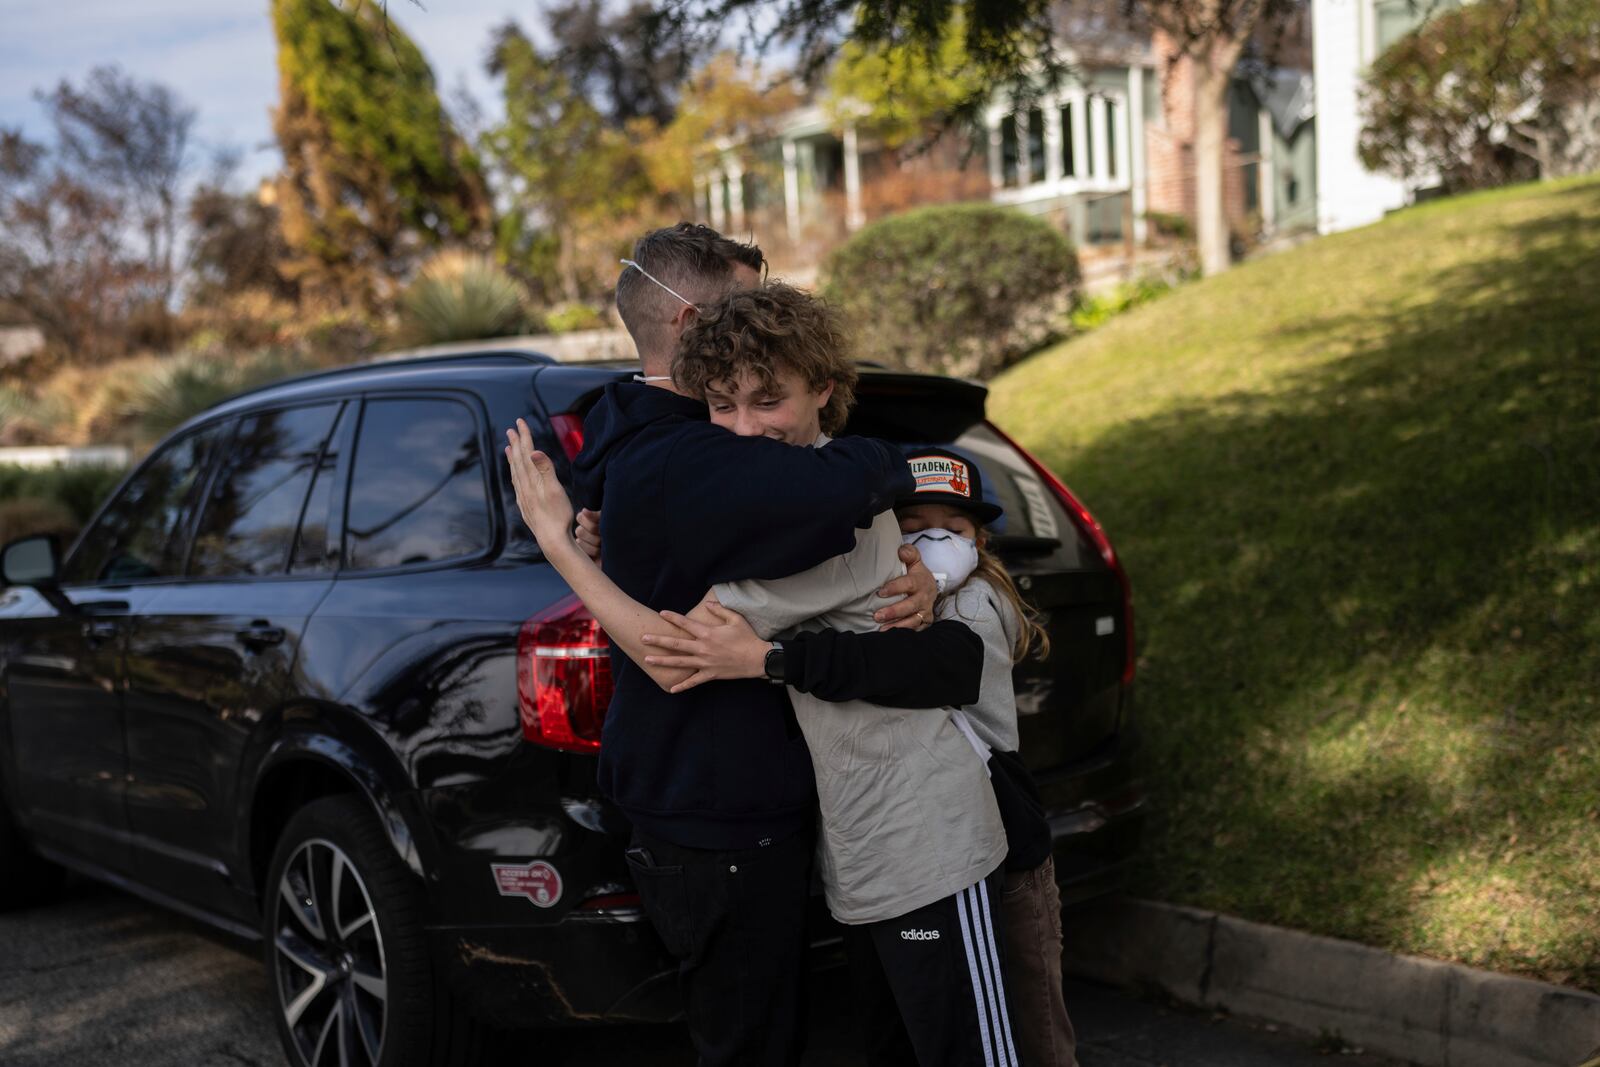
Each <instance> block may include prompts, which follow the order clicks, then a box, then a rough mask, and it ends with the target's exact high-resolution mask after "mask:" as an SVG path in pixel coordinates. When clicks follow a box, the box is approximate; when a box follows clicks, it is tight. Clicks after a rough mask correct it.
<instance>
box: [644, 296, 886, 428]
mask: <svg viewBox="0 0 1600 1067" xmlns="http://www.w3.org/2000/svg"><path fill="white" fill-rule="evenodd" d="M784 370H791V371H794V372H795V373H796V374H798V375H800V378H801V379H802V380H803V381H804V382H805V383H806V385H808V386H809V387H810V388H811V389H813V390H817V391H820V390H822V389H825V388H826V387H827V386H828V383H829V382H832V383H833V395H832V396H831V397H829V398H828V403H827V404H826V405H825V406H824V407H823V408H822V411H821V413H820V419H821V424H822V430H823V432H824V433H829V434H834V433H838V432H839V431H840V430H842V429H844V423H845V418H846V416H848V415H849V413H850V408H851V407H852V406H853V405H854V404H855V402H856V379H857V378H858V377H859V375H858V374H857V372H856V368H855V365H854V364H853V363H851V361H850V341H849V337H848V335H847V333H846V331H845V328H844V322H843V320H842V319H841V318H840V317H839V313H838V312H837V311H835V310H834V309H833V308H832V307H830V306H829V305H828V304H827V303H826V302H825V301H823V300H821V299H819V298H818V297H815V296H812V295H811V294H809V293H804V292H801V291H800V290H799V289H796V288H794V287H793V286H790V285H784V284H783V283H782V282H771V283H768V284H767V285H764V286H761V287H760V288H758V289H742V290H738V291H735V292H731V293H728V294H726V295H725V296H723V297H721V298H720V299H718V300H714V301H712V302H711V303H709V304H703V305H701V307H700V314H699V317H698V318H697V319H696V321H695V322H694V324H693V325H691V326H690V327H689V328H688V329H686V330H684V331H683V336H682V338H680V339H679V342H678V358H677V361H676V362H674V363H673V365H672V380H673V382H675V383H676V384H677V386H678V388H679V389H682V390H683V391H684V392H685V393H687V394H689V395H690V396H695V397H701V398H704V397H705V395H706V390H707V388H708V387H711V386H715V385H718V384H721V383H731V382H733V381H735V380H736V379H737V378H738V377H739V374H740V372H741V371H749V372H750V373H751V374H753V375H755V378H756V380H757V381H759V382H760V383H761V384H762V386H763V387H765V388H769V389H770V388H774V387H775V386H776V385H777V376H778V374H779V373H780V372H782V371H784Z"/></svg>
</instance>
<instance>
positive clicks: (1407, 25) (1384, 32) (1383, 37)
mask: <svg viewBox="0 0 1600 1067" xmlns="http://www.w3.org/2000/svg"><path fill="white" fill-rule="evenodd" d="M1457 3H1458V0H1373V4H1372V22H1373V26H1372V31H1373V49H1374V51H1373V56H1374V57H1376V56H1379V55H1382V54H1383V53H1384V52H1385V51H1386V50H1387V49H1388V47H1389V46H1390V45H1392V44H1394V43H1395V42H1396V41H1398V40H1399V39H1400V38H1402V37H1404V36H1405V35H1406V34H1408V33H1410V32H1411V31H1412V30H1414V29H1416V28H1417V27H1418V26H1420V25H1422V24H1423V23H1424V22H1426V21H1428V19H1429V17H1431V16H1432V15H1434V14H1437V13H1438V12H1440V11H1444V10H1447V9H1449V8H1453V7H1456V6H1457Z"/></svg>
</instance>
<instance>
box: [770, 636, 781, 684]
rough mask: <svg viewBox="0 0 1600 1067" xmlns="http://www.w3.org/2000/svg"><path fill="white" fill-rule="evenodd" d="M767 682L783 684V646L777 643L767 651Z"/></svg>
mask: <svg viewBox="0 0 1600 1067" xmlns="http://www.w3.org/2000/svg"><path fill="white" fill-rule="evenodd" d="M766 671H767V680H768V681H771V682H779V683H781V682H782V681H783V678H784V659H783V645H781V644H780V643H778V642H777V641H774V642H772V647H771V648H769V649H767V659H766Z"/></svg>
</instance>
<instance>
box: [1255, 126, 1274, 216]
mask: <svg viewBox="0 0 1600 1067" xmlns="http://www.w3.org/2000/svg"><path fill="white" fill-rule="evenodd" d="M1256 117H1257V120H1258V124H1257V129H1258V130H1259V131H1260V132H1258V133H1257V134H1256V139H1257V140H1258V141H1260V142H1261V152H1260V156H1261V159H1260V161H1259V162H1258V163H1257V164H1256V196H1257V200H1258V202H1259V203H1260V204H1261V228H1262V229H1263V230H1265V231H1266V232H1267V233H1271V232H1272V230H1273V227H1274V225H1276V223H1277V221H1278V137H1277V134H1276V133H1275V132H1274V130H1273V127H1272V112H1270V111H1268V110H1267V109H1266V108H1261V109H1260V110H1259V111H1258V113H1257V116H1256Z"/></svg>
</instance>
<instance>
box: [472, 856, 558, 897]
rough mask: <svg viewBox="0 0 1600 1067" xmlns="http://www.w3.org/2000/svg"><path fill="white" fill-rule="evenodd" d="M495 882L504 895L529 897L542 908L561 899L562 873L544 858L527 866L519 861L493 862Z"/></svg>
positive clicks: (491, 866)
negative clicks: (518, 862)
mask: <svg viewBox="0 0 1600 1067" xmlns="http://www.w3.org/2000/svg"><path fill="white" fill-rule="evenodd" d="M489 868H490V869H491V870H492V871H494V884H495V885H497V886H499V887H500V895H501V896H503V897H527V898H528V899H529V900H531V901H533V903H534V904H536V905H537V906H539V907H541V908H549V907H553V906H554V905H555V902H556V901H558V900H560V899H561V874H560V872H558V871H557V870H556V869H555V868H554V867H552V866H550V865H549V864H548V863H546V862H545V861H544V860H534V861H533V862H532V863H530V864H528V865H527V866H525V867H524V866H522V865H521V864H517V863H491V864H490V865H489Z"/></svg>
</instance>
